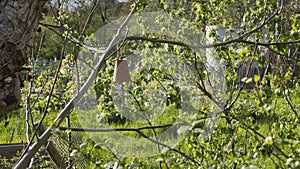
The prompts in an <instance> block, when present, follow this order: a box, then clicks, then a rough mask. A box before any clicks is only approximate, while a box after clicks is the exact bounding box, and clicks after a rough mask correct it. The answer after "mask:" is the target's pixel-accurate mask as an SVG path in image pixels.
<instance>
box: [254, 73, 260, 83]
mask: <svg viewBox="0 0 300 169" xmlns="http://www.w3.org/2000/svg"><path fill="white" fill-rule="evenodd" d="M259 80H260V76H259V75H254V82H255V83H258V81H259Z"/></svg>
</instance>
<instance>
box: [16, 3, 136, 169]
mask: <svg viewBox="0 0 300 169" xmlns="http://www.w3.org/2000/svg"><path fill="white" fill-rule="evenodd" d="M139 2H140V0H138V1H137V2H135V4H134V7H133V9H132V10H131V12H130V13H129V15H128V16H127V18H126V19H125V21H124V22H123V24H122V25H121V26H120V27H119V29H118V31H117V33H116V35H115V36H114V38H113V39H112V40H111V42H110V44H109V45H108V47H107V49H106V50H105V52H104V53H103V54H102V56H101V58H100V60H99V62H98V63H97V65H96V66H95V68H94V69H93V71H92V72H91V74H90V76H89V77H88V79H87V81H86V82H85V84H84V85H83V86H82V87H81V89H80V90H79V92H78V93H77V95H76V96H74V97H73V98H72V99H71V100H70V101H69V103H68V104H67V105H66V106H65V108H64V109H63V110H62V111H61V113H60V114H59V115H58V116H57V118H56V119H55V120H54V125H56V126H58V125H60V124H61V123H62V122H63V120H64V119H65V118H66V117H67V116H68V115H69V114H70V113H71V111H72V110H73V108H74V105H75V104H76V103H77V102H78V101H79V100H80V98H81V97H82V96H83V94H84V93H85V92H86V91H87V90H88V89H89V87H90V86H91V85H92V84H93V82H94V80H95V78H96V77H97V73H98V72H99V70H100V69H101V68H102V67H103V66H104V64H105V62H106V57H107V56H108V55H109V51H110V50H111V49H112V48H113V46H114V45H115V43H116V42H117V40H118V37H119V36H120V34H121V31H122V30H123V29H124V27H125V26H126V24H127V23H128V22H129V20H130V18H131V16H132V14H133V13H134V12H135V10H136V8H137V6H138V4H139ZM53 127H54V126H50V127H48V129H47V130H46V131H45V132H44V133H43V135H41V137H40V139H39V140H38V141H36V142H35V143H34V144H33V145H31V146H30V148H29V149H28V151H27V152H25V154H24V155H23V156H22V157H21V158H20V160H19V161H18V162H17V163H16V164H15V166H14V167H13V168H14V169H25V168H26V167H27V166H28V164H29V162H30V159H31V158H32V157H33V156H34V155H35V153H36V152H37V151H38V150H39V149H40V147H41V146H43V145H44V144H45V143H46V142H47V140H48V139H49V138H50V136H51V135H52V130H53Z"/></svg>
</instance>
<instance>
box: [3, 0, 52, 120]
mask: <svg viewBox="0 0 300 169" xmlns="http://www.w3.org/2000/svg"><path fill="white" fill-rule="evenodd" d="M46 1H47V0H1V1H0V118H1V117H3V116H4V115H6V114H7V113H9V112H10V111H12V110H14V109H17V108H18V106H19V103H20V101H21V90H20V84H21V83H20V72H21V71H22V69H23V66H24V65H25V64H26V62H27V61H28V57H29V56H30V55H29V50H30V46H31V45H32V43H33V42H32V35H33V33H34V30H35V29H36V27H37V25H38V20H39V19H40V17H41V16H42V11H43V10H44V4H45V3H46Z"/></svg>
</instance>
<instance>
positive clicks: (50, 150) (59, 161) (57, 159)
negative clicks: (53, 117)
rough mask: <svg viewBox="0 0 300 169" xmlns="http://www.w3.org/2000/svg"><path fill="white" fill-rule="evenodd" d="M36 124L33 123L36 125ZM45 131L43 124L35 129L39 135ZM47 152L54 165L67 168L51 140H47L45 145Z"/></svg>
mask: <svg viewBox="0 0 300 169" xmlns="http://www.w3.org/2000/svg"><path fill="white" fill-rule="evenodd" d="M37 125H38V124H35V125H34V126H35V127H36V126H37ZM44 132H45V128H44V126H43V125H40V127H39V128H38V130H37V134H38V136H41V135H42V134H43V133H44ZM44 146H45V147H46V150H47V152H48V153H49V155H50V157H51V159H52V160H53V161H54V163H55V165H56V166H57V167H58V168H67V165H66V163H65V162H64V159H63V157H62V156H61V154H60V152H59V151H58V150H57V149H56V146H55V144H54V143H53V142H52V141H48V142H47V143H46V144H45V145H44Z"/></svg>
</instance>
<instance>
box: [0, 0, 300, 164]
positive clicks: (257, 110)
mask: <svg viewBox="0 0 300 169" xmlns="http://www.w3.org/2000/svg"><path fill="white" fill-rule="evenodd" d="M132 3H133V1H128V2H118V1H107V0H103V1H82V0H73V1H51V2H49V4H48V8H49V12H48V14H47V15H45V16H44V20H42V21H40V22H41V23H40V28H39V29H38V31H37V32H36V37H35V39H36V43H35V46H34V47H33V56H32V59H31V65H28V66H29V67H30V69H31V70H32V71H29V72H24V73H23V79H24V80H26V81H24V85H25V86H24V88H23V98H24V99H23V100H24V102H23V104H22V108H20V109H19V110H17V111H15V112H13V113H10V114H9V115H7V117H5V119H2V121H1V122H0V126H1V128H0V130H1V135H0V142H1V143H3V144H4V143H17V142H28V137H29V136H30V135H31V134H32V133H33V127H32V123H33V122H38V121H39V120H40V119H41V117H42V116H43V113H44V112H47V115H46V118H45V120H44V121H43V124H44V125H45V126H49V125H55V124H53V120H54V119H55V117H56V115H57V114H58V113H59V111H60V110H61V109H62V108H63V107H64V106H65V105H66V103H67V102H68V100H69V99H70V98H71V97H72V95H73V94H74V92H76V87H74V83H75V82H74V76H75V75H74V73H72V72H74V69H76V64H77V58H78V54H79V51H80V50H81V48H80V47H81V45H82V44H80V43H79V42H81V41H82V42H84V41H85V40H87V38H88V37H90V36H93V33H95V31H96V30H98V29H99V28H100V27H102V26H103V25H105V24H107V23H110V22H113V21H114V20H115V19H118V18H120V17H121V16H126V15H127V14H128V13H129V12H130V8H131V7H132V6H131V4H132ZM279 8H280V2H279V1H275V0H258V1H253V0H224V1H219V0H209V1H184V0H174V1H171V0H160V1H152V0H149V1H145V0H144V1H141V3H140V4H139V8H138V11H137V12H138V13H142V12H146V11H164V12H165V13H167V14H168V15H170V16H173V17H179V18H181V19H184V20H187V21H189V22H190V23H192V26H193V29H194V30H197V31H198V30H201V31H203V32H204V31H205V29H206V26H210V25H218V26H222V27H224V28H228V31H229V32H230V31H231V32H234V33H232V36H227V37H225V38H224V39H220V38H218V37H217V33H216V32H214V31H212V32H211V33H210V35H209V36H210V37H211V38H212V39H214V41H213V42H212V43H219V44H220V45H217V46H216V47H215V48H214V49H215V52H216V53H215V55H216V56H215V57H216V58H218V59H219V60H221V61H222V63H223V64H224V65H225V66H226V73H225V78H226V92H225V96H223V97H220V96H218V95H217V94H215V93H213V91H211V90H210V89H209V88H207V87H208V86H209V85H208V84H207V83H206V82H207V81H208V79H209V78H211V76H212V74H210V72H209V71H208V70H207V68H206V67H205V62H206V60H205V57H204V56H202V55H205V52H204V53H200V54H199V53H197V54H196V53H194V52H193V51H192V50H191V49H190V48H188V47H186V46H180V45H175V44H168V43H161V42H150V41H142V40H128V41H126V43H125V44H124V45H123V46H122V47H121V51H122V52H123V54H126V53H131V52H132V51H135V52H137V51H138V52H141V53H142V54H143V52H144V54H145V53H147V50H148V51H149V50H150V51H152V52H153V51H154V53H155V54H157V55H160V54H161V53H163V52H165V51H167V52H169V53H171V54H173V55H175V56H177V57H178V59H179V60H181V61H182V62H184V63H187V64H188V65H189V66H190V69H191V70H192V73H193V75H194V77H195V81H194V83H193V85H194V88H195V91H196V93H195V96H190V101H191V102H192V103H191V104H193V105H194V107H195V108H196V111H195V114H193V115H192V116H191V117H189V118H190V119H192V125H191V126H190V127H189V128H186V129H185V132H187V135H186V136H185V138H183V139H182V140H181V141H180V143H178V145H177V146H176V147H172V148H173V149H170V148H169V151H162V153H161V154H159V155H155V156H152V157H148V158H137V157H136V158H135V157H121V156H119V155H118V154H115V153H114V151H112V150H111V149H110V148H109V146H106V145H105V140H102V141H99V142H96V141H95V140H93V139H91V138H89V135H87V134H85V133H82V132H74V131H71V130H60V129H57V131H56V132H55V133H54V136H53V137H51V140H52V141H54V142H56V143H57V145H61V146H60V147H58V148H59V151H60V152H61V153H62V155H63V156H64V157H65V160H66V161H67V162H68V163H67V164H68V165H69V166H70V167H77V168H112V167H113V166H118V167H119V168H197V167H203V168H299V167H300V161H299V159H300V135H299V133H300V132H299V131H300V127H299V120H300V118H299V116H300V115H299V110H300V98H299V96H300V86H299V84H300V83H299V76H300V74H299V70H300V62H299V59H300V56H299V33H300V32H299V31H300V11H299V9H300V1H298V0H286V1H284V4H283V8H282V10H281V12H280V13H275V15H274V17H272V15H273V14H274V12H276V10H278V9H279ZM270 17H271V19H270V20H267V19H268V18H270ZM261 24H264V26H263V27H261V29H258V30H257V31H254V32H253V33H251V34H249V36H245V37H243V38H240V39H237V40H236V41H233V42H231V43H227V44H226V43H222V42H224V41H226V40H230V39H232V38H234V37H236V36H241V35H243V34H244V33H246V32H249V31H252V30H253V29H255V28H257V27H259V26H260V25H261ZM236 25H239V26H240V27H241V28H242V29H239V30H238V31H236V30H234V29H233V28H234V27H235V26H236ZM262 28H268V30H269V31H268V37H265V34H264V33H263V29H262ZM182 31H184V28H183V30H182ZM141 35H143V34H141ZM143 36H146V37H148V38H157V39H166V37H163V36H160V35H156V34H149V35H143ZM72 37H76V39H77V40H76V39H74V38H72ZM167 38H168V37H167ZM170 40H174V39H170ZM175 41H176V39H175ZM199 48H200V47H199ZM143 49H146V50H143ZM206 50H207V49H206ZM266 50H267V51H268V58H267V59H266V57H264V55H263V54H264V52H265V51H266ZM204 51H205V49H204ZM116 57H117V54H116V53H112V57H111V58H112V59H110V60H108V61H107V63H106V66H105V68H104V69H102V70H100V71H99V73H98V78H97V81H96V82H95V85H94V91H95V92H96V95H97V97H98V98H97V99H98V105H99V106H98V109H97V110H96V109H95V110H94V111H95V112H96V114H97V113H99V112H100V116H96V115H95V116H89V117H87V119H86V120H87V121H105V122H107V123H109V124H110V127H112V128H120V127H128V128H136V127H141V126H145V125H149V126H151V125H160V124H169V123H172V122H174V120H176V118H177V117H178V116H177V113H179V112H180V110H182V107H181V104H180V103H181V102H182V98H183V96H182V95H180V93H181V92H180V91H179V90H180V89H179V84H177V83H176V81H175V80H174V79H175V76H176V74H175V75H174V74H172V73H170V72H171V71H170V69H171V68H169V69H166V68H160V67H157V69H150V70H144V71H145V72H143V71H141V72H138V73H137V74H136V75H135V76H136V77H135V79H138V80H136V81H134V85H133V86H132V88H130V89H128V90H130V91H131V92H132V94H133V95H134V96H135V97H136V98H137V100H138V102H135V103H132V106H133V107H135V108H136V109H141V108H144V109H147V106H144V107H139V105H138V103H141V104H142V105H145V104H144V103H145V102H147V99H149V98H145V93H143V92H145V91H147V90H146V89H147V88H149V87H156V90H157V91H161V92H163V93H164V94H165V95H166V97H167V100H166V101H165V104H164V105H163V107H164V109H162V114H161V116H159V118H149V119H150V120H149V119H148V120H145V121H143V122H140V123H135V122H132V121H130V120H127V119H126V118H122V116H121V114H120V112H118V110H117V109H116V107H115V105H114V104H113V102H112V88H113V87H114V86H113V85H112V83H111V81H112V75H113V69H114V66H113V64H114V59H116ZM203 58H204V59H203ZM149 62H152V63H154V62H155V61H154V60H152V61H151V59H149ZM251 65H252V66H251ZM248 69H249V72H248V73H246V72H247V71H248ZM168 71H169V72H168ZM56 73H57V75H58V78H57V81H56V80H55V77H56ZM145 74H149V76H145ZM150 75H151V76H150ZM158 82H162V83H163V84H164V85H163V86H164V87H165V88H163V87H162V86H160V85H157V83H158ZM155 85H156V86H155ZM159 86H160V87H159ZM52 88H53V91H52V90H51V89H52ZM199 96H201V97H203V98H205V101H202V102H201V101H199V100H197V99H196V98H197V97H199ZM212 100H215V101H216V102H217V103H218V105H222V106H220V107H219V108H220V109H221V110H222V111H221V115H220V117H221V118H220V119H219V121H218V123H216V125H215V126H214V130H213V132H212V133H211V134H210V135H207V136H205V134H204V129H203V126H204V125H205V124H206V123H207V121H209V119H210V118H211V117H210V116H209V114H211V111H212V110H211V104H212V103H211V102H212ZM84 113H85V112H83V114H84ZM90 113H93V112H90ZM88 118H92V119H88ZM174 118H175V119H174ZM28 126H29V127H28ZM61 126H66V127H68V126H70V127H80V124H79V123H78V117H77V116H76V114H71V115H70V117H69V118H68V120H66V122H65V124H62V125H61ZM162 131H164V129H153V130H149V131H146V132H144V134H146V135H147V136H151V135H155V132H157V133H160V132H162ZM177 132H181V131H177ZM125 134H127V135H130V136H132V137H142V135H141V134H139V133H137V132H128V131H127V132H125ZM116 142H117V140H116ZM179 152H182V153H184V155H183V154H182V153H179ZM45 156H48V154H47V153H43V152H42V150H41V151H40V152H39V154H37V155H36V157H37V159H38V157H45ZM16 159H17V157H16ZM16 159H12V160H6V159H1V161H2V162H1V165H6V166H11V165H12V164H13V162H15V161H16ZM40 159H44V158H40ZM33 166H34V167H36V168H37V167H52V168H55V167H54V164H53V162H52V161H47V160H46V159H45V160H36V161H35V163H34V165H33Z"/></svg>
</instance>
